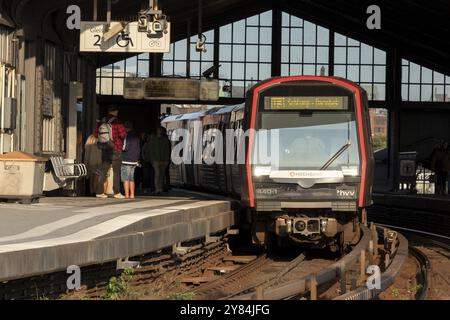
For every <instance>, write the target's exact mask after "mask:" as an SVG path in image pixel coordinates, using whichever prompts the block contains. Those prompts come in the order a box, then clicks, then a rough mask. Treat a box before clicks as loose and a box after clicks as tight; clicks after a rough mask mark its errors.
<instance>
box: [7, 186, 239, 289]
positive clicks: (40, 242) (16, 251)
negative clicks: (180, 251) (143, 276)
mask: <svg viewBox="0 0 450 320" xmlns="http://www.w3.org/2000/svg"><path fill="white" fill-rule="evenodd" d="M236 220H237V218H236V214H235V211H234V210H233V204H232V202H231V201H227V200H211V199H204V198H201V197H196V196H186V195H183V196H176V195H175V196H174V195H172V194H171V195H170V196H167V197H138V198H136V199H135V200H117V199H111V198H110V199H96V198H80V197H78V198H42V199H41V200H40V202H39V203H37V204H32V205H21V204H13V203H0V261H1V263H0V281H7V280H13V279H19V278H25V277H30V276H34V275H40V274H46V273H51V272H56V271H62V270H66V269H67V267H68V266H71V265H77V266H80V267H82V266H87V265H94V264H99V263H104V262H108V261H114V260H118V259H123V258H126V257H133V256H138V255H142V254H146V253H149V252H154V251H157V250H160V249H163V248H167V247H170V246H172V245H173V244H176V243H180V242H184V241H188V240H193V239H197V238H201V237H204V236H206V235H209V234H210V233H214V232H219V231H221V230H226V229H227V228H229V227H232V226H233V225H235V223H236Z"/></svg>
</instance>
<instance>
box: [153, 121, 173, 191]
mask: <svg viewBox="0 0 450 320" xmlns="http://www.w3.org/2000/svg"><path fill="white" fill-rule="evenodd" d="M150 145H151V148H150V150H151V151H150V157H151V159H152V166H153V169H154V170H155V189H156V192H155V193H156V195H160V194H161V193H162V192H164V180H165V176H166V168H167V166H168V165H169V160H170V141H169V139H168V138H167V136H166V135H164V130H163V128H162V127H159V128H157V129H156V135H155V136H153V137H152V138H151V139H150Z"/></svg>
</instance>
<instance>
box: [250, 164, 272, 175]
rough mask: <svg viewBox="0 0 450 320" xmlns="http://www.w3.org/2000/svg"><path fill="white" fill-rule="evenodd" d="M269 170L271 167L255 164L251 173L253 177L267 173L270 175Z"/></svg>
mask: <svg viewBox="0 0 450 320" xmlns="http://www.w3.org/2000/svg"><path fill="white" fill-rule="evenodd" d="M271 170H272V168H271V167H263V166H256V167H255V168H254V169H253V175H254V176H255V177H260V176H268V175H270V171H271Z"/></svg>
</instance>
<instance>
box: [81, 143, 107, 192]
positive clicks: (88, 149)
mask: <svg viewBox="0 0 450 320" xmlns="http://www.w3.org/2000/svg"><path fill="white" fill-rule="evenodd" d="M84 164H85V165H86V169H87V179H88V180H89V194H91V195H94V194H95V192H96V191H97V183H98V177H99V175H100V167H101V165H102V150H101V149H100V148H99V147H98V139H97V138H96V137H95V135H94V134H91V135H90V136H89V137H88V138H87V140H86V144H85V145H84ZM105 188H106V187H105Z"/></svg>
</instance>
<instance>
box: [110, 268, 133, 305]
mask: <svg viewBox="0 0 450 320" xmlns="http://www.w3.org/2000/svg"><path fill="white" fill-rule="evenodd" d="M133 275H134V270H133V269H125V271H124V272H122V274H121V275H120V276H119V277H112V278H111V279H109V282H108V285H107V286H106V295H105V296H104V297H103V299H107V300H120V299H126V300H130V299H132V298H133V296H134V295H133V292H132V291H130V286H129V282H130V281H131V280H133Z"/></svg>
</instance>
